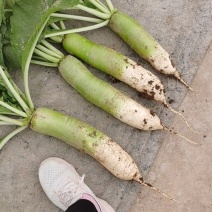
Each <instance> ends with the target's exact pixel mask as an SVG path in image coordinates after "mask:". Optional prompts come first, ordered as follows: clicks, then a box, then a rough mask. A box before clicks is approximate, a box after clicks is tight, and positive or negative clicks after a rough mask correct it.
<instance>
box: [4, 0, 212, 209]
mask: <svg viewBox="0 0 212 212" xmlns="http://www.w3.org/2000/svg"><path fill="white" fill-rule="evenodd" d="M113 2H114V4H115V6H116V7H118V8H119V9H120V10H123V11H125V12H127V13H128V14H130V15H132V16H133V17H134V18H135V19H137V20H138V22H139V23H141V24H142V25H143V26H144V27H145V28H146V29H147V30H148V31H149V32H150V33H151V34H152V35H154V37H155V38H156V39H157V40H159V41H160V43H161V44H162V46H163V47H164V48H165V49H167V51H169V52H172V57H173V60H174V61H175V63H176V65H177V67H178V68H179V70H180V71H181V73H182V75H183V78H184V79H185V80H186V81H188V82H189V83H191V81H192V80H193V78H194V76H195V74H196V71H197V69H198V68H199V66H200V63H201V61H202V59H203V57H204V55H205V53H206V51H207V49H208V46H209V44H210V41H211V38H212V37H211V35H212V5H211V4H212V3H211V1H210V0H202V1H197V0H195V1H183V0H179V1H170V0H164V1H139V0H134V1H130V0H128V1H127V0H126V1H124V3H123V1H121V2H119V1H117V0H116V1H115V0H114V1H113ZM153 6H154V7H153ZM84 35H85V36H87V37H88V38H91V39H92V40H94V41H96V42H98V43H101V44H105V45H107V46H110V47H112V48H114V49H116V50H118V51H120V52H122V53H124V54H125V55H127V56H129V57H130V58H132V59H134V60H136V61H139V62H141V63H142V64H143V66H144V67H146V68H148V69H149V70H151V71H153V72H154V70H153V69H152V68H151V67H150V66H149V65H148V64H147V63H146V62H144V61H143V60H141V59H140V58H139V57H138V56H137V55H136V54H135V53H134V52H133V51H132V50H131V49H130V48H129V47H128V46H127V45H126V44H125V43H124V42H123V41H121V40H120V38H118V37H117V36H116V35H115V34H114V33H112V32H111V31H110V30H109V29H108V28H104V29H100V30H98V31H96V33H94V32H88V33H85V34H84ZM209 52H210V51H209ZM209 62H210V60H209V59H208V62H206V64H207V63H208V64H209ZM209 65H210V64H209ZM209 65H205V66H206V67H205V68H204V70H202V71H201V69H199V71H198V74H197V76H196V77H195V80H194V82H193V84H192V86H193V87H194V89H195V90H197V91H195V92H193V93H191V92H189V93H188V94H187V91H188V90H187V89H186V88H185V87H184V86H183V85H181V84H180V83H178V82H176V80H174V79H170V78H169V79H168V78H166V77H164V76H161V75H158V74H157V73H155V72H154V73H155V74H157V75H158V76H159V77H160V78H161V80H162V81H163V83H164V85H165V87H166V90H167V93H166V95H167V98H168V97H169V98H171V99H174V103H173V104H172V106H173V107H174V108H178V107H179V106H180V105H181V103H182V101H183V99H184V98H185V96H186V94H187V97H186V99H187V98H188V100H187V101H188V102H187V103H186V104H185V105H183V107H182V108H181V109H180V110H184V111H185V112H184V115H185V116H186V117H187V118H188V121H189V122H190V123H192V125H193V127H194V128H195V129H197V130H198V131H201V132H202V133H203V135H206V136H207V137H206V138H204V139H202V138H203V135H200V136H199V137H197V136H196V135H195V136H194V135H193V134H192V133H190V132H189V130H188V129H187V128H186V127H185V124H184V123H183V121H182V120H180V119H178V121H177V122H176V120H175V122H174V123H175V124H173V118H174V115H173V114H172V113H171V112H169V111H168V110H167V109H164V108H163V107H162V106H161V105H159V104H157V103H155V102H152V101H148V100H143V99H141V97H139V96H138V94H137V92H135V91H134V90H133V89H131V88H129V87H128V86H126V85H124V84H123V83H116V84H114V86H115V87H117V88H119V89H120V90H122V91H123V92H125V93H127V94H128V95H129V96H131V97H132V98H133V99H135V100H136V101H138V102H140V103H142V104H144V105H146V106H148V107H150V108H151V109H153V110H154V111H155V112H156V113H157V114H158V115H159V116H160V117H161V119H162V120H163V122H164V123H166V125H170V124H172V125H171V126H174V128H175V129H177V130H178V131H179V132H181V133H183V134H185V135H187V136H188V137H190V138H193V139H194V140H198V141H199V140H202V141H203V142H204V143H205V146H206V149H205V151H203V148H197V147H194V146H192V145H191V144H188V143H187V142H184V141H183V140H182V139H178V138H177V137H176V136H173V135H172V136H168V137H167V139H166V140H165V141H164V139H165V137H166V136H167V134H166V133H164V132H161V131H156V132H142V131H139V130H135V129H133V128H132V127H129V126H127V125H125V124H123V123H121V122H119V121H118V120H116V119H114V118H112V117H111V116H108V115H107V114H106V113H105V112H103V111H101V110H100V109H98V108H97V107H95V106H93V105H92V104H90V103H88V102H87V101H86V100H84V99H83V98H82V97H81V96H80V95H79V94H78V93H77V92H76V91H75V90H74V89H72V88H71V87H70V86H69V85H67V84H66V83H65V82H64V80H63V79H62V78H61V77H60V76H59V74H58V73H57V70H56V69H50V68H49V69H47V68H41V67H38V66H32V67H31V72H30V79H29V81H30V87H31V94H32V98H33V101H34V104H35V106H36V107H41V106H46V107H50V108H54V109H56V110H59V111H61V112H64V113H66V114H69V115H71V116H74V117H76V118H79V119H82V120H84V121H85V122H87V123H89V124H91V125H93V126H95V127H97V128H98V129H100V130H102V131H103V132H105V133H106V134H107V135H109V136H110V137H112V138H113V139H114V140H116V141H117V143H119V144H120V145H121V146H123V148H124V149H125V150H126V151H128V152H129V153H130V154H131V155H132V157H133V158H134V159H135V161H136V163H137V164H138V166H139V168H140V170H141V171H142V172H143V173H144V175H145V179H146V180H148V181H150V182H151V183H153V184H154V185H156V186H157V187H159V188H161V189H162V190H163V191H166V192H167V193H168V194H170V195H171V196H173V197H175V198H176V199H179V201H178V202H177V203H172V202H169V201H167V200H166V199H165V198H163V197H161V196H160V195H158V194H157V193H155V192H153V191H151V190H150V189H147V188H142V189H141V186H140V185H138V184H136V183H131V182H123V181H121V180H118V179H116V178H115V177H113V176H111V174H110V173H108V172H107V171H106V170H105V169H104V168H103V167H101V166H100V165H99V164H98V163H97V162H96V161H94V160H93V159H92V158H90V157H89V156H87V155H85V154H84V153H82V152H79V151H77V150H75V149H73V148H71V147H70V146H68V145H66V144H65V143H63V142H61V141H59V140H57V139H54V138H50V137H47V136H44V135H40V134H37V133H35V132H33V131H31V130H30V129H27V130H25V131H24V132H23V133H21V134H19V135H18V136H16V137H15V138H13V139H12V140H11V141H10V142H9V143H8V144H7V145H6V146H5V147H4V149H3V150H2V151H1V153H0V194H1V198H0V207H1V208H0V211H2V212H8V211H9V212H16V211H17V212H19V211H24V212H34V211H36V212H41V211H42V212H45V211H46V212H47V211H59V209H57V208H56V207H55V206H54V205H53V204H52V203H51V202H50V201H49V200H48V199H47V197H46V196H45V194H44V193H43V191H42V188H41V187H40V184H39V181H38V175H37V172H38V167H39V165H40V163H41V162H42V161H43V160H44V159H46V158H47V157H50V156H57V157H60V158H63V159H65V160H66V161H68V162H70V163H72V164H73V165H74V166H75V167H76V169H77V171H78V172H79V173H80V174H86V178H85V182H86V183H87V184H88V185H89V186H90V187H91V189H92V190H93V191H94V193H95V194H96V195H97V196H99V197H100V198H104V199H105V200H107V201H108V202H109V203H110V204H111V205H112V206H113V207H114V208H115V209H116V210H117V211H120V212H125V211H142V210H143V211H195V210H194V208H192V207H194V205H195V206H199V207H200V208H199V209H201V210H196V211H211V210H210V209H211V208H210V207H211V205H210V202H209V200H210V198H211V196H210V186H211V185H210V183H209V182H210V181H211V172H209V171H208V170H209V168H210V164H209V161H210V160H209V159H210V154H209V153H210V152H211V151H210V146H209V145H210V137H211V136H210V135H211V134H210V131H209V128H207V127H210V126H211V125H209V124H210V120H209V119H210V116H209V115H208V114H210V111H211V104H210V103H211V97H210V92H209V89H210V90H211V87H207V85H208V84H206V83H207V82H208V81H209V80H210V79H211V74H210V69H209V68H207V67H208V66H209ZM90 70H91V71H92V72H93V73H94V74H96V75H97V76H98V77H100V78H102V79H104V80H106V81H109V82H110V80H109V78H108V76H106V75H105V74H102V73H99V72H97V71H96V70H94V69H91V68H90ZM203 71H205V75H201V74H199V73H200V72H203ZM13 77H14V79H15V81H16V82H17V84H18V85H19V86H20V87H21V86H22V85H21V84H22V80H21V76H20V72H16V73H13ZM202 77H203V78H204V79H203V78H202ZM208 86H211V85H208ZM200 92H204V93H200ZM203 94H204V95H203ZM197 95H199V96H198V97H197ZM205 95H207V96H205ZM192 96H193V99H192ZM189 98H190V99H189ZM186 99H185V101H186ZM206 100H207V101H206ZM202 104H204V105H202ZM197 108H198V109H197ZM199 108H201V109H202V108H205V111H204V113H203V111H202V110H201V111H199V112H198V113H197V111H198V110H199ZM206 111H207V113H206ZM199 114H201V115H203V117H202V116H200V117H199V116H198V115H199ZM204 118H205V119H204ZM195 120H196V121H195ZM204 120H205V121H204ZM207 129H208V131H207ZM8 130H9V129H8V128H2V127H1V129H0V135H3V134H5V133H6V132H7V131H8ZM204 130H205V131H204ZM168 140H169V142H168ZM170 141H171V142H170ZM175 141H176V142H175ZM162 144H163V145H162ZM161 145H162V147H161ZM159 150H160V151H159ZM175 151H176V152H175ZM158 152H159V154H158V156H157V153H158ZM177 153H181V155H180V154H179V155H178V154H177ZM156 156H157V159H156V160H155V162H154V165H153V167H152V168H151V170H150V172H149V175H147V173H148V171H149V168H150V167H151V165H152V163H153V161H154V159H155V157H156ZM192 171H194V172H195V175H193V174H192V173H194V172H192ZM167 173H169V174H167ZM171 174H172V175H171ZM192 176H193V178H192ZM194 176H195V177H194ZM180 177H183V178H180ZM185 178H188V179H187V180H185ZM190 183H192V186H190V185H191V184H190ZM189 184H190V185H189ZM186 186H187V187H186ZM184 188H186V189H187V190H186V191H185V190H184ZM194 188H195V189H194ZM201 189H203V191H201ZM196 190H197V191H201V195H200V196H198V195H196V196H194V195H193V196H192V195H191V194H194V193H195V192H196ZM140 192H141V193H140ZM139 193H140V194H139ZM203 194H206V196H204V195H203ZM192 197H194V198H192ZM199 197H201V198H200V200H201V202H199V203H198V201H197V200H199ZM203 197H205V198H203ZM135 200H136V204H135V206H134V207H133V208H132V206H133V205H134V203H135ZM155 202H156V204H155ZM192 203H194V204H192Z"/></svg>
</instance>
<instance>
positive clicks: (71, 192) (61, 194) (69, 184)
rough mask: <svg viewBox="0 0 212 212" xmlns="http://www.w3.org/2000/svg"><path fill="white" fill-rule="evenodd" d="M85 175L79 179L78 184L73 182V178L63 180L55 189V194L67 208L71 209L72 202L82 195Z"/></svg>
mask: <svg viewBox="0 0 212 212" xmlns="http://www.w3.org/2000/svg"><path fill="white" fill-rule="evenodd" d="M84 178H85V175H82V177H79V178H78V183H75V182H73V181H72V179H71V177H67V178H65V179H63V180H62V181H61V182H60V183H59V184H58V186H57V188H56V189H55V193H56V195H57V196H58V198H59V200H60V202H61V203H62V204H64V205H65V206H66V207H69V206H70V204H71V201H72V200H73V198H75V197H76V196H78V195H80V194H82V192H83V188H82V184H83V182H84Z"/></svg>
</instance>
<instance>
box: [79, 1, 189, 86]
mask: <svg viewBox="0 0 212 212" xmlns="http://www.w3.org/2000/svg"><path fill="white" fill-rule="evenodd" d="M88 1H89V2H90V4H93V6H95V7H96V9H94V8H92V7H91V6H90V5H84V4H83V3H81V4H79V5H77V6H76V8H78V9H80V10H83V11H85V12H88V13H90V14H92V15H94V16H97V17H99V18H101V19H102V20H109V23H108V26H109V27H110V28H111V29H112V30H113V31H114V32H115V33H116V34H117V35H119V36H120V37H121V38H122V39H123V40H124V41H125V42H126V43H128V44H129V45H130V46H131V48H132V49H133V50H134V51H135V52H137V53H138V55H140V56H141V57H142V58H143V59H145V60H147V61H148V62H149V63H150V64H151V65H152V66H153V67H154V68H155V69H156V70H157V71H159V72H160V73H163V74H165V75H168V76H173V77H175V78H176V79H178V80H180V81H181V82H182V83H183V84H184V85H186V86H187V87H188V88H189V89H191V90H192V88H191V87H190V86H189V85H188V83H186V82H185V81H184V80H183V79H182V78H181V76H180V73H179V72H178V71H177V69H176V67H175V65H174V64H173V62H172V60H171V57H170V55H169V54H168V52H167V51H166V50H165V49H164V48H163V47H162V46H161V45H160V44H159V43H158V42H157V41H156V40H155V39H154V38H153V37H152V36H151V35H150V34H149V33H148V32H147V31H146V30H145V29H144V28H143V27H142V26H141V25H140V24H138V22H137V21H136V20H134V19H133V18H132V17H130V16H129V15H127V14H126V13H123V12H121V11H119V10H117V9H116V8H114V6H113V5H112V2H111V0H106V5H104V7H106V8H107V10H109V11H110V14H108V13H106V12H104V11H103V10H101V7H102V5H100V4H99V1H98V0H88ZM82 2H83V1H82ZM98 11H101V13H102V14H105V17H104V16H103V15H99V13H98Z"/></svg>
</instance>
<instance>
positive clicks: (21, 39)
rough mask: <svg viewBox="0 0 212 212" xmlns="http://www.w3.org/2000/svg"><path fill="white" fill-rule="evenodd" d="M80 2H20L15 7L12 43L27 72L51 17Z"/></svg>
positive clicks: (52, 0)
mask: <svg viewBox="0 0 212 212" xmlns="http://www.w3.org/2000/svg"><path fill="white" fill-rule="evenodd" d="M78 3H79V0H40V1H34V0H20V1H18V2H17V3H16V4H15V5H14V7H13V16H12V17H11V26H12V34H11V43H12V45H13V47H14V50H15V52H16V54H17V56H18V58H19V60H20V63H21V66H22V70H23V71H25V69H26V66H27V65H28V63H29V61H28V60H30V59H31V56H32V54H33V50H34V48H35V45H36V44H37V42H38V40H39V38H40V36H41V34H42V31H43V29H44V27H45V25H46V24H47V22H48V19H49V17H50V15H51V14H52V13H53V12H56V11H59V10H63V9H69V8H71V7H74V6H76V5H77V4H78Z"/></svg>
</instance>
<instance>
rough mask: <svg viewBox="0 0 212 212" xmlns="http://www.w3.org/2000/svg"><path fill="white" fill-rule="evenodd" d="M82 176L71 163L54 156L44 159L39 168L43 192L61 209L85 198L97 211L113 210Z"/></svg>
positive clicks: (111, 211) (112, 211)
mask: <svg viewBox="0 0 212 212" xmlns="http://www.w3.org/2000/svg"><path fill="white" fill-rule="evenodd" d="M84 177H85V175H83V176H82V177H80V176H79V174H78V173H77V172H76V170H75V168H74V167H73V166H72V165H71V164H69V163H67V162H66V161H64V160H62V159H60V158H56V157H51V158H48V159H46V160H45V161H43V162H42V163H41V165H40V168H39V180H40V183H41V186H42V188H43V190H44V192H45V193H46V195H47V196H48V197H49V199H50V200H51V201H52V202H53V203H54V204H55V205H56V206H57V207H59V208H60V209H62V210H63V211H66V210H67V209H68V208H69V207H70V206H71V205H72V204H74V203H75V202H76V201H78V200H79V199H87V200H89V201H91V202H92V203H93V204H94V205H95V207H96V209H97V211H98V212H115V210H114V209H113V208H112V207H111V206H110V205H109V204H108V203H107V202H105V201H104V200H102V199H99V198H97V197H96V196H95V194H94V193H93V192H92V191H91V189H90V188H89V187H88V186H87V185H86V184H85V183H84Z"/></svg>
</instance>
